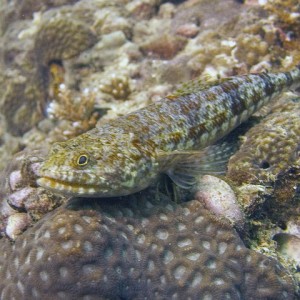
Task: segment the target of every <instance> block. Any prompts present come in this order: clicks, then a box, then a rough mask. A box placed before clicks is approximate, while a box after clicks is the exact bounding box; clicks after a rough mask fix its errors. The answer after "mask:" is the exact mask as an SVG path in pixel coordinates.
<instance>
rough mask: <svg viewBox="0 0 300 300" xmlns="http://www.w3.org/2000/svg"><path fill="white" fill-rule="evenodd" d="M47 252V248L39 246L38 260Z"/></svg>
mask: <svg viewBox="0 0 300 300" xmlns="http://www.w3.org/2000/svg"><path fill="white" fill-rule="evenodd" d="M44 253H45V249H43V248H41V247H38V248H37V252H36V260H40V259H41V258H42V257H43V255H44Z"/></svg>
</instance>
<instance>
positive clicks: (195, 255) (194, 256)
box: [186, 252, 200, 261]
mask: <svg viewBox="0 0 300 300" xmlns="http://www.w3.org/2000/svg"><path fill="white" fill-rule="evenodd" d="M199 257H200V253H198V252H192V253H189V254H187V256H186V258H187V259H189V260H192V261H195V260H198V259H199Z"/></svg>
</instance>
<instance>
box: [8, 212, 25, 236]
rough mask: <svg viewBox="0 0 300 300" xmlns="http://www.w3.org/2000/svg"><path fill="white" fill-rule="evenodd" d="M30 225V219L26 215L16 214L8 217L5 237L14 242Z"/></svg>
mask: <svg viewBox="0 0 300 300" xmlns="http://www.w3.org/2000/svg"><path fill="white" fill-rule="evenodd" d="M29 224H30V218H29V217H28V216H27V214H26V213H16V214H13V215H11V216H9V217H8V219H7V226H6V232H5V233H6V235H7V236H8V237H9V238H10V239H12V240H15V239H16V237H17V236H18V235H20V234H21V233H22V232H23V231H24V230H25V229H26V228H27V227H28V225H29Z"/></svg>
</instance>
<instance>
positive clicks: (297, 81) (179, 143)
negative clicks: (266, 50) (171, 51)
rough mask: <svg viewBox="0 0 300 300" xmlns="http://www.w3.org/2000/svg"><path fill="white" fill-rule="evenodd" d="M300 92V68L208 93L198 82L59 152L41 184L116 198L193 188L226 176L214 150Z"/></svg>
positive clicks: (231, 82) (229, 82)
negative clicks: (166, 182)
mask: <svg viewBox="0 0 300 300" xmlns="http://www.w3.org/2000/svg"><path fill="white" fill-rule="evenodd" d="M299 86H300V66H299V67H296V68H295V69H293V70H291V71H289V72H281V73H261V74H249V75H244V76H236V77H230V78H226V79H223V80H221V81H218V82H215V83H212V82H211V83H209V84H208V85H206V86H203V85H202V84H200V83H199V82H197V81H192V82H190V83H187V84H185V85H183V88H182V89H181V90H179V91H178V92H177V93H175V94H174V95H171V96H168V97H166V98H163V99H162V100H160V101H158V102H155V103H153V104H151V105H149V106H147V107H145V108H143V109H140V110H137V111H135V112H132V113H130V114H128V115H125V116H122V117H119V118H117V119H115V120H112V121H111V122H109V123H107V124H105V125H103V126H98V127H96V128H94V129H92V130H90V131H88V132H86V133H84V134H82V135H80V136H78V137H75V138H73V139H70V140H68V141H66V142H62V143H57V144H54V145H53V146H52V149H51V151H50V153H49V155H48V157H47V158H46V160H45V161H44V162H43V164H42V166H41V168H40V179H38V184H39V185H41V186H42V187H45V188H48V189H51V190H54V191H57V192H61V193H64V194H69V195H76V196H86V197H89V196H93V197H113V196H122V195H127V194H131V193H134V192H137V191H140V190H142V189H144V188H146V187H148V186H149V185H150V184H152V183H153V182H154V181H155V180H156V179H157V178H158V176H159V174H161V173H166V174H168V175H169V176H170V177H171V179H172V180H173V181H174V182H175V183H176V184H178V185H179V186H181V187H183V188H188V187H190V186H191V185H192V184H193V183H194V180H193V178H195V175H199V174H204V173H206V174H211V173H214V172H218V171H220V169H222V162H223V161H224V157H223V153H224V155H226V152H228V149H227V150H226V147H223V149H221V148H222V147H221V148H220V147H216V149H215V150H216V151H217V152H218V155H215V158H216V159H215V161H214V160H213V159H212V157H213V156H214V155H212V154H214V146H212V145H213V144H214V143H216V142H217V141H218V140H219V139H221V138H222V137H224V136H225V135H227V134H228V133H229V132H230V131H232V130H233V129H234V128H235V127H237V126H238V125H239V124H241V123H242V122H244V121H245V120H247V119H248V118H249V116H251V115H252V114H253V113H254V112H256V111H257V110H258V109H260V108H261V107H262V106H263V105H265V104H267V103H269V102H270V101H271V99H272V98H274V97H275V96H277V95H278V94H280V93H282V92H283V91H285V90H288V89H292V90H293V89H296V88H298V87H299ZM220 149H221V150H220Z"/></svg>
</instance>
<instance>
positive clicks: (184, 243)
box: [177, 239, 193, 248]
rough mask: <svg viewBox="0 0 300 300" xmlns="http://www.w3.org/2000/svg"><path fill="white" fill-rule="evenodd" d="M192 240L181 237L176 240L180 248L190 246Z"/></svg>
mask: <svg viewBox="0 0 300 300" xmlns="http://www.w3.org/2000/svg"><path fill="white" fill-rule="evenodd" d="M192 244H193V242H192V240H191V239H183V240H180V241H178V242H177V245H178V247H180V248H182V247H186V246H190V245H192Z"/></svg>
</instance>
